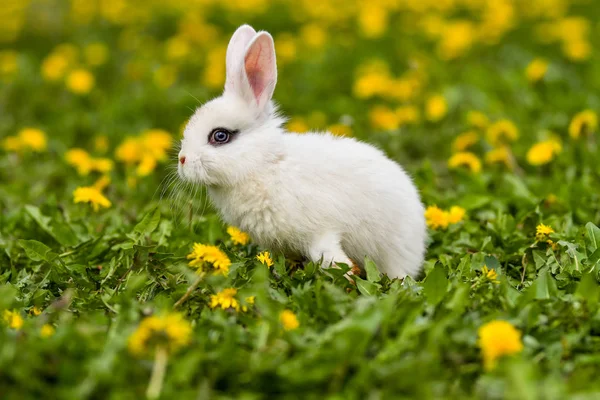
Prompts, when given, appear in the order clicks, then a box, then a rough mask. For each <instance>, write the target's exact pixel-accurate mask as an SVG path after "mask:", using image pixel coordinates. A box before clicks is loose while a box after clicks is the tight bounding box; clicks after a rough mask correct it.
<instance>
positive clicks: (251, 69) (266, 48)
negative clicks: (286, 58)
mask: <svg viewBox="0 0 600 400" xmlns="http://www.w3.org/2000/svg"><path fill="white" fill-rule="evenodd" d="M244 72H245V78H246V79H244V81H246V82H247V84H248V85H249V89H250V95H251V96H252V97H251V99H252V101H253V102H255V104H256V105H257V106H258V109H259V110H260V111H262V110H263V109H264V108H265V106H266V105H267V103H269V101H270V100H271V97H272V96H273V91H274V90H275V84H276V83H277V61H276V58H275V44H274V43H273V37H272V36H271V35H270V34H269V33H268V32H260V33H259V34H258V35H256V36H254V38H253V39H252V40H251V41H250V43H249V44H248V47H247V49H246V56H245V57H244ZM244 97H245V98H246V99H247V98H248V97H249V96H248V94H247V93H245V96H244Z"/></svg>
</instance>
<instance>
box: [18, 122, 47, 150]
mask: <svg viewBox="0 0 600 400" xmlns="http://www.w3.org/2000/svg"><path fill="white" fill-rule="evenodd" d="M17 137H18V138H19V141H20V142H21V144H22V145H23V147H25V148H28V149H30V150H33V151H38V152H39V151H44V150H46V146H47V139H46V133H45V132H44V131H42V130H40V129H36V128H23V129H21V130H20V131H19V133H18V135H17Z"/></svg>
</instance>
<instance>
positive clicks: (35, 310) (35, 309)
mask: <svg viewBox="0 0 600 400" xmlns="http://www.w3.org/2000/svg"><path fill="white" fill-rule="evenodd" d="M29 313H30V314H31V315H33V316H35V317H37V316H38V315H40V314H41V313H42V310H40V309H39V308H38V307H36V306H33V307H32V308H31V310H29Z"/></svg>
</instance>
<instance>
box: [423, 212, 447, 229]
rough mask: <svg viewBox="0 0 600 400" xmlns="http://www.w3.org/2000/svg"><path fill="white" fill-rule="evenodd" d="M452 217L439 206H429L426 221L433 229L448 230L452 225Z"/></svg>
mask: <svg viewBox="0 0 600 400" xmlns="http://www.w3.org/2000/svg"><path fill="white" fill-rule="evenodd" d="M449 217H450V215H449V214H448V212H446V211H444V210H442V209H441V208H439V207H438V206H429V207H427V209H426V210H425V221H426V222H427V226H428V227H430V228H431V229H440V228H441V229H446V228H447V227H448V225H449V224H450V221H449Z"/></svg>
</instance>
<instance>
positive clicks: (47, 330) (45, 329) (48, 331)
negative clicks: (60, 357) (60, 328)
mask: <svg viewBox="0 0 600 400" xmlns="http://www.w3.org/2000/svg"><path fill="white" fill-rule="evenodd" d="M54 332H55V329H54V327H53V326H52V325H50V324H44V325H42V329H40V336H41V337H43V338H47V337H50V336H52V335H54Z"/></svg>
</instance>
